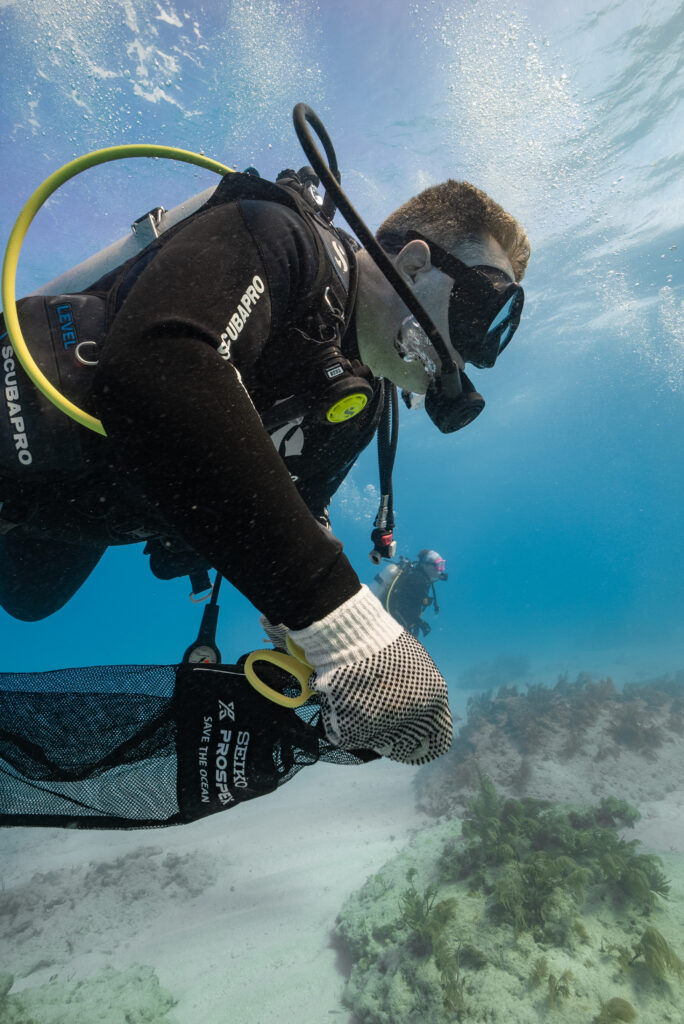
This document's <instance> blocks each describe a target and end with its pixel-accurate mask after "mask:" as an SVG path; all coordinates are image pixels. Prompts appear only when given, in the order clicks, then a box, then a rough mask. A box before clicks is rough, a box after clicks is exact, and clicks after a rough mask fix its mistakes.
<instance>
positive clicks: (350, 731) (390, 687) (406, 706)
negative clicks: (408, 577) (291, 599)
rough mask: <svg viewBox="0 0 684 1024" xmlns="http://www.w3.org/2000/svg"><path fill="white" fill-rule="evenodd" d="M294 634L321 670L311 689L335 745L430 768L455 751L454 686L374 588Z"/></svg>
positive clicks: (359, 593) (356, 595)
mask: <svg viewBox="0 0 684 1024" xmlns="http://www.w3.org/2000/svg"><path fill="white" fill-rule="evenodd" d="M289 636H290V638H291V639H292V640H294V642H295V643H296V644H297V645H298V646H299V647H300V648H301V649H302V651H303V653H304V655H305V657H306V659H307V661H309V662H310V664H311V665H312V666H313V668H314V675H312V677H311V679H310V680H309V685H310V686H311V688H312V689H313V690H315V691H316V692H317V693H318V694H319V696H320V700H321V709H322V714H323V725H324V727H325V731H326V735H327V737H328V739H329V740H330V742H331V743H334V744H335V745H336V746H340V747H345V748H346V749H349V750H354V749H359V748H365V749H370V750H374V751H376V753H378V754H382V755H383V756H384V757H389V758H391V759H392V760H393V761H403V762H404V763H406V764H425V763H426V762H427V761H432V760H433V759H434V758H436V757H439V756H440V755H441V754H444V753H445V752H446V751H447V750H448V749H449V745H450V743H451V733H452V723H451V713H450V711H449V704H448V699H447V687H446V683H445V681H444V679H443V677H442V675H441V673H440V672H439V670H438V669H437V667H436V665H435V664H434V662H433V660H432V658H431V657H430V655H429V654H428V653H427V651H426V650H425V648H424V647H423V646H422V644H420V643H419V642H418V641H417V640H416V639H415V637H413V636H411V634H410V633H407V632H406V631H405V630H404V629H402V628H401V626H400V625H399V624H398V623H397V622H396V621H395V620H394V619H393V618H392V616H391V615H389V614H388V613H387V612H386V611H385V610H384V608H383V607H382V605H381V603H380V602H379V601H378V599H377V598H376V597H375V596H374V595H373V594H372V593H371V592H370V590H369V589H368V587H366V586H362V588H361V590H360V591H359V592H358V593H357V594H355V595H354V596H353V597H351V598H350V599H349V600H348V601H345V602H344V604H342V605H340V607H339V608H336V609H335V611H333V612H331V613H330V614H329V615H327V616H326V617H325V618H324V619H321V620H320V621H319V622H314V623H313V624H312V625H311V626H307V627H306V629H299V630H293V631H291V632H290V634H289Z"/></svg>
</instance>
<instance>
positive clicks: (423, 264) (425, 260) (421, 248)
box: [394, 238, 432, 284]
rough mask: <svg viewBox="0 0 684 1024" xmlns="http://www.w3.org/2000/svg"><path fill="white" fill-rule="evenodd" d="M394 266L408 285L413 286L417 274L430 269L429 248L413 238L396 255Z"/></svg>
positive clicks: (425, 243)
mask: <svg viewBox="0 0 684 1024" xmlns="http://www.w3.org/2000/svg"><path fill="white" fill-rule="evenodd" d="M394 265H395V267H396V268H397V270H398V271H399V273H400V274H402V275H403V276H404V277H405V278H407V279H408V282H409V284H413V283H414V282H415V280H416V277H417V276H418V274H424V273H426V272H427V271H428V270H430V269H431V268H432V262H431V261H430V247H429V246H428V244H427V242H424V241H423V240H422V238H414V239H413V241H412V242H407V243H406V245H405V246H404V248H403V249H401V251H400V252H399V253H397V255H396V257H395V259H394Z"/></svg>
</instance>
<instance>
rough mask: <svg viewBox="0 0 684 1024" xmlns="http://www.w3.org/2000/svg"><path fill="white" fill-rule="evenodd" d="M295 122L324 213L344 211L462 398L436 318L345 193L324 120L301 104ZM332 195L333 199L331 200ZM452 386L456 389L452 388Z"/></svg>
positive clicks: (445, 383)
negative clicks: (322, 189) (319, 185)
mask: <svg viewBox="0 0 684 1024" xmlns="http://www.w3.org/2000/svg"><path fill="white" fill-rule="evenodd" d="M292 120H293V121H294V127H295V131H296V133H297V138H298V139H299V142H300V145H301V147H302V149H303V150H304V152H305V153H306V155H307V157H308V158H309V161H310V163H311V166H312V167H313V168H314V170H315V171H316V174H317V175H318V177H319V178H320V179H321V181H322V182H323V184H324V185H325V189H326V192H325V199H324V204H323V211H324V212H325V211H326V204H328V209H332V211H333V212H334V210H335V208H336V207H337V208H338V209H339V210H340V212H341V214H342V215H343V217H344V219H345V220H346V221H347V224H349V226H350V228H351V229H352V231H354V233H355V234H356V235H357V237H358V238H359V240H360V241H361V242H362V243H363V245H364V246H365V248H366V249H367V250H368V252H369V254H370V255H371V257H372V258H373V260H374V261H375V263H376V264H377V266H378V267H379V268H380V270H381V271H382V273H383V274H384V275H385V277H386V278H387V280H388V281H389V283H390V284H391V285H392V287H393V288H394V290H395V292H396V293H397V295H398V296H399V298H400V299H401V300H402V302H403V303H404V304H405V305H406V306H407V307H408V309H409V310H410V311H411V312H412V313H413V315H414V316H415V318H416V320H417V321H418V323H419V324H420V326H421V327H422V328H423V330H424V331H425V333H426V334H427V336H428V338H429V339H430V341H431V342H432V344H433V345H434V347H435V349H436V350H437V354H438V355H439V358H440V360H441V363H442V366H441V374H440V376H441V378H442V381H441V390H442V391H443V392H445V393H450V392H452V391H453V394H454V395H458V394H459V393H460V392H461V382H460V374H459V371H458V367H457V366H456V364H455V363H454V361H453V359H452V358H451V355H450V354H449V350H448V348H447V347H446V345H445V344H444V340H443V338H442V335H441V334H440V333H439V331H438V330H437V328H436V327H435V325H434V323H433V321H432V319H431V318H430V317H429V316H428V314H427V312H426V310H425V309H424V308H423V306H422V305H421V304H420V302H419V301H418V299H417V298H416V296H415V294H414V293H413V291H412V289H411V288H410V287H409V286H408V285H407V284H406V282H405V281H404V280H403V278H402V277H401V276H400V274H399V272H398V271H397V269H396V267H395V266H394V264H393V263H392V261H391V260H390V259H389V257H388V256H387V254H386V253H385V252H384V250H383V249H382V247H381V246H380V245H379V244H378V242H377V241H376V240H375V238H374V236H373V234H372V232H371V231H370V229H369V228H367V227H366V225H365V224H364V222H363V221H362V220H361V217H360V216H359V215H358V213H357V212H356V210H355V209H354V207H353V206H352V204H351V203H350V202H349V199H348V198H347V196H346V195H345V194H344V192H343V191H342V188H341V186H340V172H339V169H338V167H337V158H336V156H335V150H334V148H333V145H332V142H331V141H330V136H329V135H328V133H327V131H326V130H325V127H324V126H323V123H322V122H321V119H320V118H319V117H318V115H317V114H316V113H315V111H313V110H312V109H311V107H309V106H307V104H306V103H298V104H297V105H296V107H295V108H294V110H293V112H292ZM307 122H308V123H309V124H310V125H311V126H312V128H313V129H314V131H315V132H316V134H317V135H318V137H319V139H320V140H321V142H322V143H323V147H324V149H325V152H326V155H327V157H328V160H329V161H330V163H331V164H332V167H331V166H329V165H328V164H327V163H326V162H325V160H324V159H323V157H322V156H321V153H320V152H319V149H318V147H317V145H316V143H315V141H314V139H313V137H312V135H311V132H310V131H309V128H308V126H307ZM330 196H332V197H333V198H332V199H329V197H330ZM333 199H334V203H333ZM449 378H451V380H449ZM452 382H453V384H452ZM451 384H452V386H450V385H451Z"/></svg>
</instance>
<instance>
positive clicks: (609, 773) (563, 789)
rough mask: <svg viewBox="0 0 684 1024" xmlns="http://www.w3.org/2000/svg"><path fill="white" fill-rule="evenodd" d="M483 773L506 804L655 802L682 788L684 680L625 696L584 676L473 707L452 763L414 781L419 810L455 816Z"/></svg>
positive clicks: (484, 699)
mask: <svg viewBox="0 0 684 1024" xmlns="http://www.w3.org/2000/svg"><path fill="white" fill-rule="evenodd" d="M597 764H600V771H597V769H596V766H597ZM480 771H484V772H486V774H487V775H488V776H490V777H491V778H492V779H493V780H494V781H495V783H496V785H497V787H498V788H499V789H501V790H504V791H505V792H506V793H508V794H509V795H511V796H530V797H536V798H539V799H546V800H564V801H568V800H583V799H584V798H585V794H586V793H587V792H591V793H592V795H593V796H594V797H596V798H599V797H601V796H608V795H609V794H611V793H613V792H615V791H616V790H619V791H620V792H622V793H623V794H624V795H625V796H626V798H627V799H628V800H629V801H630V802H631V803H641V802H644V801H647V800H658V799H662V798H663V796H664V795H665V794H666V793H667V792H671V791H674V790H677V789H682V788H684V671H682V672H679V673H677V675H676V676H674V677H670V676H666V677H661V678H657V679H654V680H652V681H650V682H648V683H643V684H640V685H637V684H628V685H626V686H625V687H624V688H623V690H622V692H619V691H618V690H617V689H616V688H615V686H614V685H613V683H612V681H611V680H610V679H603V680H600V681H598V682H595V681H594V680H592V679H591V678H589V677H588V676H584V675H582V676H579V677H578V678H577V679H576V680H575V682H570V681H569V680H568V679H567V678H566V677H561V678H560V679H559V680H558V682H557V683H556V685H555V686H553V687H545V686H539V685H534V686H528V687H527V691H526V692H524V693H522V692H519V691H518V688H517V686H502V687H500V688H499V690H498V691H497V693H496V696H493V694H492V692H491V691H489V692H486V693H482V694H478V695H477V696H475V697H471V698H470V700H469V701H468V717H467V721H466V723H465V724H464V725H463V726H462V727H461V729H460V732H459V734H458V736H457V737H456V738H455V740H454V743H453V744H452V748H451V750H450V751H449V753H448V754H447V755H445V757H443V758H440V759H439V760H438V761H436V762H434V763H433V764H431V765H427V766H426V767H425V768H423V769H422V770H421V771H420V772H419V773H418V775H417V777H416V790H417V797H418V803H419V805H420V807H421V808H422V809H423V810H425V811H427V812H428V813H430V814H434V815H442V814H460V813H461V812H462V810H463V807H464V806H465V804H466V802H467V800H468V798H469V797H470V796H471V795H472V793H473V792H474V791H475V790H476V789H477V780H478V774H479V772H480Z"/></svg>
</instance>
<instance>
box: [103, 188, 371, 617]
mask: <svg viewBox="0 0 684 1024" xmlns="http://www.w3.org/2000/svg"><path fill="white" fill-rule="evenodd" d="M283 258H284V259H286V260H287V261H288V266H287V268H286V269H285V271H283V268H282V267H281V268H280V272H281V274H282V273H286V274H287V275H289V282H286V283H287V285H288V287H289V289H290V294H289V295H288V296H287V297H285V300H284V299H283V296H282V295H280V294H279V295H278V296H277V303H279V305H280V307H281V308H283V309H284V308H287V307H288V305H289V306H291V305H292V303H293V302H295V300H296V296H297V266H296V261H297V259H298V252H297V243H296V242H295V243H294V244H293V246H292V247H291V250H290V251H289V252H288V250H287V246H286V245H285V244H284V249H283ZM268 270H269V268H268V267H267V266H266V265H265V263H264V261H263V259H262V256H261V253H260V251H259V247H258V245H257V244H256V242H255V240H254V238H253V236H252V235H251V233H250V232H249V230H248V229H247V226H246V225H245V222H244V220H243V218H242V216H241V215H240V213H239V210H238V209H237V208H236V206H235V205H232V206H231V207H228V208H223V207H220V208H217V209H215V210H212V211H208V212H207V213H206V214H203V215H202V216H200V217H199V218H197V219H196V220H195V221H193V222H192V224H191V225H189V226H188V227H187V228H186V229H184V230H183V231H181V232H179V233H178V235H177V236H176V237H175V238H174V239H172V240H170V241H169V242H168V243H167V244H166V245H165V246H164V248H163V249H162V251H161V252H160V253H159V255H158V256H157V257H156V258H155V259H154V260H153V261H152V263H151V264H150V265H149V266H148V267H147V268H146V269H145V271H144V272H143V273H142V275H141V276H140V278H139V280H138V281H137V283H136V284H135V285H134V286H133V288H132V289H131V291H130V293H129V294H128V296H127V298H126V300H125V302H124V304H123V306H122V308H121V310H120V311H119V313H118V314H117V316H116V318H115V320H114V323H113V326H112V330H111V332H110V336H109V337H108V339H107V343H106V345H105V350H104V353H103V356H102V359H101V361H100V365H99V367H98V371H97V382H96V388H95V395H94V397H95V401H96V404H97V409H98V414H99V415H100V417H101V419H102V422H103V424H104V427H105V430H106V431H107V434H108V435H109V437H110V438H111V439H112V441H113V442H114V447H115V450H116V453H117V454H116V458H117V462H118V464H119V466H120V472H121V473H122V474H123V476H124V477H125V478H126V479H125V482H126V485H127V486H131V485H132V486H134V487H137V488H139V489H140V490H141V491H142V492H143V493H144V495H145V497H146V499H147V500H148V501H150V502H151V503H152V504H153V506H155V508H156V509H157V511H158V512H159V513H160V514H161V516H162V517H163V518H164V519H165V521H166V522H167V523H168V524H169V526H170V527H171V529H172V530H174V531H176V532H177V533H178V534H179V535H180V536H181V537H182V538H183V540H184V541H185V542H186V543H187V544H188V545H189V546H190V547H192V548H193V549H194V550H196V551H197V552H198V553H199V554H200V555H202V556H203V557H204V558H205V559H206V560H207V562H209V564H210V565H212V566H214V567H215V568H216V569H218V570H219V571H220V572H221V573H222V574H223V575H224V576H225V577H226V579H228V580H229V581H230V582H231V583H233V584H234V585H235V586H236V587H237V588H238V589H239V590H240V591H241V592H242V593H243V594H244V595H245V596H246V597H247V598H248V599H249V600H250V601H251V602H252V603H253V604H254V605H255V606H256V607H257V608H258V609H259V610H260V611H262V612H263V613H264V614H265V615H266V616H267V618H269V619H270V620H271V621H272V622H285V623H286V624H287V625H288V626H289V627H291V628H303V627H304V626H305V625H308V624H309V623H311V622H313V621H314V620H316V619H320V618H322V617H323V616H325V615H327V614H328V613H329V612H330V611H332V610H334V609H335V608H337V607H338V606H339V605H340V604H341V603H342V602H343V601H345V600H347V599H348V598H349V597H350V596H352V595H353V594H355V593H356V592H357V591H358V589H359V586H360V584H359V581H358V577H357V576H356V573H355V572H354V570H353V569H352V567H351V565H350V564H349V562H348V561H347V559H346V557H345V556H344V554H343V553H342V548H341V544H340V543H339V541H337V540H336V539H335V538H334V537H333V536H332V535H331V534H329V533H327V532H326V531H324V530H322V529H321V528H320V526H319V525H318V523H317V522H316V521H315V519H314V518H313V516H312V515H311V513H310V512H309V511H308V509H307V507H306V505H305V504H304V502H303V500H302V499H301V497H300V496H299V494H298V493H297V490H296V488H295V486H294V484H293V482H292V480H291V478H290V476H289V474H288V472H287V470H286V469H285V466H284V464H283V462H282V460H281V458H280V457H279V455H278V453H277V452H276V450H275V448H274V446H273V444H272V442H271V440H270V438H269V435H268V433H267V432H266V430H265V429H264V427H263V425H262V422H261V419H260V417H259V415H258V413H257V410H256V408H255V405H254V404H253V401H252V397H250V394H249V393H248V391H247V389H246V387H245V385H244V383H243V379H242V377H241V375H240V372H239V371H238V368H237V367H236V365H234V362H238V364H239V362H240V358H241V355H242V359H243V367H244V370H245V372H246V374H247V375H248V376H249V374H250V373H251V371H252V368H253V366H254V365H255V364H256V363H257V362H258V360H259V359H260V358H263V351H264V348H265V346H266V343H267V341H268V338H269V337H270V334H271V332H272V331H273V330H274V324H273V322H272V321H273V302H272V301H271V287H272V282H271V280H270V277H269V272H268ZM271 276H273V275H271ZM257 278H258V279H259V280H258V281H257V280H256V279H257ZM250 285H251V287H252V288H253V289H254V292H253V295H252V303H251V305H250V304H246V303H244V302H243V298H244V296H245V295H249V294H250V293H249V291H248V288H249V287H250ZM262 287H263V291H262V290H261V289H262ZM279 287H280V288H281V289H282V287H283V283H282V281H280V283H279ZM254 296H256V298H254ZM239 307H241V311H240V313H239V318H238V320H237V321H236V320H234V319H231V318H232V317H233V316H234V313H235V311H236V310H238V308H239ZM245 311H246V312H247V313H248V315H247V316H245ZM231 324H232V325H233V332H230V331H229V330H228V328H229V326H230V325H231ZM276 326H277V325H276ZM238 327H239V328H240V329H239V330H238ZM233 335H235V337H233ZM234 350H235V351H234ZM244 353H248V356H245V355H244ZM236 356H237V358H236ZM253 397H254V396H253Z"/></svg>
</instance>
